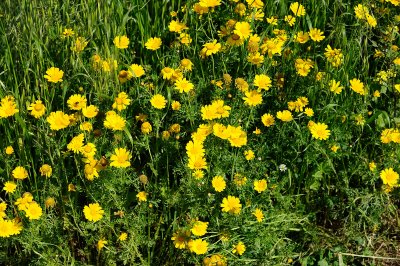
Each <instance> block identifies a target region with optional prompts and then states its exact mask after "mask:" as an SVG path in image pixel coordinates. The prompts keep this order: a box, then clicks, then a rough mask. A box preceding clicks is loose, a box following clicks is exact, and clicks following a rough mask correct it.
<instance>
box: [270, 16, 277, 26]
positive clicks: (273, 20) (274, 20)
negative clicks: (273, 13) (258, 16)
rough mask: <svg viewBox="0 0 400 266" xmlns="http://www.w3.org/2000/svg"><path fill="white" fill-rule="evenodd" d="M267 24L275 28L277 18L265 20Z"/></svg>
mask: <svg viewBox="0 0 400 266" xmlns="http://www.w3.org/2000/svg"><path fill="white" fill-rule="evenodd" d="M267 22H268V23H269V24H271V25H273V26H276V25H278V18H277V17H270V18H267Z"/></svg>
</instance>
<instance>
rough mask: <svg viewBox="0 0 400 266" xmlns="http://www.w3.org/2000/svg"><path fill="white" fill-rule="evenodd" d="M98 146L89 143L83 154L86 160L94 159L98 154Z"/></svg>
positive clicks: (83, 148)
mask: <svg viewBox="0 0 400 266" xmlns="http://www.w3.org/2000/svg"><path fill="white" fill-rule="evenodd" d="M96 151H97V149H96V145H95V144H94V143H91V142H88V143H87V144H86V145H85V146H83V147H82V151H81V152H82V154H83V156H85V157H86V158H92V157H94V155H95V154H96Z"/></svg>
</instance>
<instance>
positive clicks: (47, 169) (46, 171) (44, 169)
mask: <svg viewBox="0 0 400 266" xmlns="http://www.w3.org/2000/svg"><path fill="white" fill-rule="evenodd" d="M39 172H40V175H41V176H45V177H50V176H51V174H52V173H53V169H52V168H51V166H50V165H48V164H43V165H42V166H41V167H40V168H39Z"/></svg>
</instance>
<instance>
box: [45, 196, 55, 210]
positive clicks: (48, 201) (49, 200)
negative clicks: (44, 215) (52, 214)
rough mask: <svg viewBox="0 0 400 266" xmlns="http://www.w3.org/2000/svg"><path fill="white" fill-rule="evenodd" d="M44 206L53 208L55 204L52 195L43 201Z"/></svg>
mask: <svg viewBox="0 0 400 266" xmlns="http://www.w3.org/2000/svg"><path fill="white" fill-rule="evenodd" d="M44 206H45V207H46V208H54V207H55V206H56V200H55V199H54V198H53V197H48V198H47V199H46V200H45V201H44Z"/></svg>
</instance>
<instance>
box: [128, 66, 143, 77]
mask: <svg viewBox="0 0 400 266" xmlns="http://www.w3.org/2000/svg"><path fill="white" fill-rule="evenodd" d="M129 72H130V73H131V75H132V76H133V77H135V78H140V77H141V76H143V75H144V74H145V71H144V69H143V67H142V66H141V65H138V64H132V65H130V67H129Z"/></svg>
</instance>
